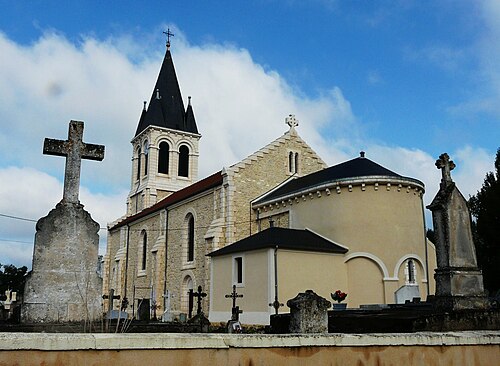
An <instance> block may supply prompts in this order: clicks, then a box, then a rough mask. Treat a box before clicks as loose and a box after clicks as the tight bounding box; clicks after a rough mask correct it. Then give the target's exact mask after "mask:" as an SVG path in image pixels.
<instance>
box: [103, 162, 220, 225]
mask: <svg viewBox="0 0 500 366" xmlns="http://www.w3.org/2000/svg"><path fill="white" fill-rule="evenodd" d="M221 184H222V172H221V171H218V172H217V173H214V174H212V175H210V176H208V177H206V178H205V179H202V180H200V181H198V182H196V183H194V184H191V185H190V186H187V187H186V188H183V189H181V190H180V191H177V192H174V193H172V194H171V195H170V196H167V197H165V198H164V199H162V200H161V201H158V202H157V203H155V204H154V205H153V206H151V207H148V208H146V209H144V210H142V211H140V212H138V213H136V214H135V215H132V216H128V217H126V218H124V219H123V220H122V221H120V222H118V223H116V224H114V225H113V226H111V227H109V228H108V230H114V229H117V228H119V227H121V226H124V225H126V224H128V223H131V222H133V221H135V220H138V219H140V218H142V217H145V216H147V215H150V214H152V213H155V212H157V211H160V210H162V209H164V208H167V207H169V206H172V205H174V204H176V203H178V202H180V201H182V200H185V199H187V198H190V197H193V196H195V195H197V194H199V193H202V192H205V191H207V190H209V189H211V188H214V187H217V186H220V185H221Z"/></svg>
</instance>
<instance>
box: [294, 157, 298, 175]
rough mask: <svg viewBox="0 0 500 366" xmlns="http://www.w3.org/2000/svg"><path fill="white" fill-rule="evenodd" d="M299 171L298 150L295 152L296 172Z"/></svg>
mask: <svg viewBox="0 0 500 366" xmlns="http://www.w3.org/2000/svg"><path fill="white" fill-rule="evenodd" d="M298 172H299V153H298V152H296V153H295V171H294V173H298Z"/></svg>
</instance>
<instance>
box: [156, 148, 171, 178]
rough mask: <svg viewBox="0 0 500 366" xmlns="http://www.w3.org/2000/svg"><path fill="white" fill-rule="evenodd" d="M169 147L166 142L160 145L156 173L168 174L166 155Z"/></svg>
mask: <svg viewBox="0 0 500 366" xmlns="http://www.w3.org/2000/svg"><path fill="white" fill-rule="evenodd" d="M169 150H170V146H169V145H168V142H165V141H163V142H162V143H160V152H159V155H158V173H163V174H168V163H169V161H168V155H169Z"/></svg>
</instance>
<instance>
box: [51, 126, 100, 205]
mask: <svg viewBox="0 0 500 366" xmlns="http://www.w3.org/2000/svg"><path fill="white" fill-rule="evenodd" d="M82 139H83V122H81V121H71V122H70V123H69V131H68V139H67V140H65V141H64V140H55V139H49V138H46V139H45V141H44V143H43V153H44V154H46V155H56V156H64V157H66V169H65V171H64V193H63V201H64V202H65V203H79V200H78V193H79V190H80V168H81V165H82V159H89V160H98V161H101V160H102V159H104V146H103V145H94V144H86V143H84V142H83V141H82Z"/></svg>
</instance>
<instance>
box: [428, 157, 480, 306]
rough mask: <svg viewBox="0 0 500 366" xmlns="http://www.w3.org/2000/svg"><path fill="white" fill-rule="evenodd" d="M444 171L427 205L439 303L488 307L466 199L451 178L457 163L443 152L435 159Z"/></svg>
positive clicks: (442, 304) (437, 303)
mask: <svg viewBox="0 0 500 366" xmlns="http://www.w3.org/2000/svg"><path fill="white" fill-rule="evenodd" d="M436 167H437V168H438V169H441V170H442V179H441V185H440V189H439V192H438V193H437V195H436V197H434V200H433V201H432V203H431V204H430V205H429V206H427V208H428V209H430V210H431V211H432V219H433V223H434V231H435V233H436V243H435V244H436V256H437V267H438V268H437V269H436V273H435V275H434V278H435V279H436V302H435V304H436V306H437V307H438V308H441V309H445V310H464V309H485V308H487V307H488V301H487V298H486V297H485V295H484V286H483V275H482V273H481V271H480V270H479V269H478V267H477V260H476V251H475V248H474V243H473V241H472V231H471V217H470V213H469V209H468V207H467V201H466V200H465V198H464V197H463V195H462V193H460V191H459V190H458V188H457V187H456V185H455V182H453V180H452V179H451V173H450V172H451V170H453V169H454V168H455V164H454V163H453V161H451V160H450V158H449V156H448V154H446V153H444V154H441V155H440V156H439V159H438V160H437V161H436Z"/></svg>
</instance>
